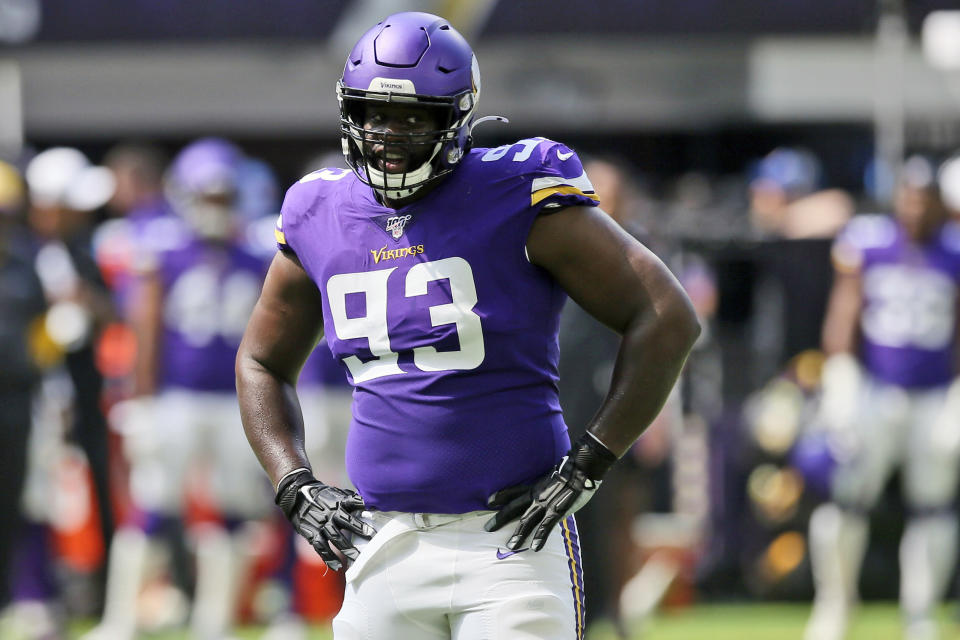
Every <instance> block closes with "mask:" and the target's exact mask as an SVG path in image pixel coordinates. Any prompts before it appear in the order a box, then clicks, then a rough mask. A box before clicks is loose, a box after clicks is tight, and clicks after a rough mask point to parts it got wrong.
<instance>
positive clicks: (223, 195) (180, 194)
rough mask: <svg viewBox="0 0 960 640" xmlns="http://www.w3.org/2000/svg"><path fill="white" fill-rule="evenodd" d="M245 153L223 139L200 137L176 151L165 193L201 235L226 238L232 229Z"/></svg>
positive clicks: (167, 178)
mask: <svg viewBox="0 0 960 640" xmlns="http://www.w3.org/2000/svg"><path fill="white" fill-rule="evenodd" d="M244 161H245V157H244V155H243V152H242V151H240V149H239V148H237V146H236V145H234V144H233V143H232V142H229V141H227V140H224V139H222V138H201V139H199V140H196V141H194V142H192V143H190V144H189V145H187V146H186V147H184V149H183V150H182V151H181V152H180V153H179V154H177V157H176V158H174V160H173V162H172V163H171V164H170V168H169V169H168V170H167V175H166V180H165V192H166V195H167V198H168V200H169V201H170V204H171V206H172V207H173V209H174V211H176V212H177V213H178V214H179V215H180V216H181V217H182V218H183V219H184V220H185V221H186V222H187V223H188V224H189V225H190V226H191V227H192V228H193V229H194V231H196V232H197V233H198V234H200V235H201V236H203V237H206V238H210V239H223V238H226V237H227V236H229V235H230V234H231V233H232V232H233V226H234V220H233V218H234V209H235V205H236V201H237V196H238V191H239V188H240V185H239V178H240V170H241V167H242V165H243V163H244Z"/></svg>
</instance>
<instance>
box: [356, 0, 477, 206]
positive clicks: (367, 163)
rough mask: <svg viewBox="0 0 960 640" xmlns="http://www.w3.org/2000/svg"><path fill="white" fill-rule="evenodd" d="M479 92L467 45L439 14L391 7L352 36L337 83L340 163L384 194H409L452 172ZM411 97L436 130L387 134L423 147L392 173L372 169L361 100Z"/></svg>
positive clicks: (398, 100)
mask: <svg viewBox="0 0 960 640" xmlns="http://www.w3.org/2000/svg"><path fill="white" fill-rule="evenodd" d="M479 96H480V70H479V66H478V65H477V59H476V56H474V54H473V51H472V49H471V48H470V45H469V44H467V41H466V40H464V38H463V36H461V35H460V34H459V33H458V32H457V31H456V30H454V29H453V27H451V26H450V23H448V22H447V21H446V20H443V19H442V18H437V16H433V15H430V14H428V13H417V12H406V13H397V14H394V15H392V16H389V17H388V18H386V19H384V20H383V21H382V22H380V23H379V24H377V25H376V26H375V27H373V28H372V29H370V30H369V31H368V32H367V33H365V34H364V35H363V36H362V37H361V38H360V40H359V41H358V42H357V44H356V46H355V47H354V48H353V51H351V52H350V56H349V57H348V58H347V63H346V65H345V66H344V69H343V76H342V78H341V79H340V81H339V82H338V83H337V99H338V102H339V103H340V135H341V141H342V146H343V154H344V156H345V157H346V159H347V163H348V164H349V166H350V167H351V168H352V169H353V171H354V173H356V175H357V177H358V178H359V179H360V180H361V181H362V182H364V183H365V184H367V185H369V186H371V187H372V188H374V189H375V190H377V191H378V192H379V193H381V194H383V195H384V196H386V197H387V198H390V199H402V198H406V197H408V196H410V195H412V194H413V193H414V192H416V191H417V190H419V189H420V188H422V187H423V186H424V185H426V184H427V183H430V182H433V181H435V180H437V179H438V178H440V177H442V176H444V175H446V174H448V173H449V172H451V171H452V170H453V169H454V168H455V167H456V165H457V163H459V162H460V159H461V158H462V157H463V155H464V154H465V153H466V151H467V150H468V149H469V147H470V128H471V126H470V125H471V123H472V121H473V115H474V111H475V110H476V106H477V99H478V98H479ZM377 103H379V104H383V103H415V104H417V105H419V106H425V107H430V108H431V109H433V110H435V111H436V112H437V113H438V114H439V115H440V118H439V124H438V127H437V130H436V131H431V132H428V133H426V134H416V136H413V135H411V134H402V133H397V134H394V133H391V136H390V137H391V139H395V140H397V142H396V144H397V145H405V146H407V147H408V148H421V149H422V148H424V147H426V148H428V149H429V153H428V154H427V158H426V160H425V161H424V162H423V163H422V164H421V165H420V166H419V167H413V168H407V169H405V170H403V171H401V172H398V173H388V172H386V171H381V170H379V169H377V168H376V165H375V163H374V159H373V158H372V157H371V156H372V153H371V152H370V151H369V149H368V147H369V145H370V143H371V142H372V141H373V138H372V135H373V134H371V132H369V131H365V130H364V126H363V120H364V111H365V107H366V105H369V104H377Z"/></svg>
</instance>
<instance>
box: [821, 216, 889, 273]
mask: <svg viewBox="0 0 960 640" xmlns="http://www.w3.org/2000/svg"><path fill="white" fill-rule="evenodd" d="M896 234H897V229H896V224H895V223H894V221H893V220H892V219H891V218H890V216H886V215H880V214H868V215H859V216H856V217H854V218H853V220H851V221H850V222H849V223H848V224H847V226H845V227H844V228H843V229H842V230H841V231H840V233H839V234H837V238H836V240H834V243H833V248H832V249H831V252H830V255H831V258H832V259H833V266H834V268H835V269H836V270H837V271H839V272H841V273H851V274H853V273H858V272H859V271H860V270H861V269H862V268H863V265H864V262H866V260H867V257H868V255H869V253H870V251H871V250H872V249H879V248H883V247H887V246H889V245H890V244H892V243H893V242H894V240H895V239H896Z"/></svg>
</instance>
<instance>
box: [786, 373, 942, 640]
mask: <svg viewBox="0 0 960 640" xmlns="http://www.w3.org/2000/svg"><path fill="white" fill-rule="evenodd" d="M945 399H946V390H945V389H934V390H927V391H913V392H908V391H905V390H903V389H900V388H898V387H893V386H889V385H881V384H876V383H871V384H868V385H865V387H864V390H863V393H862V396H861V399H860V403H859V404H860V411H859V414H858V415H859V416H860V417H859V419H858V421H857V423H856V425H857V426H856V434H854V435H855V437H854V442H855V443H856V444H855V446H854V447H853V450H852V455H851V457H850V459H849V460H848V461H846V462H844V463H842V464H841V465H840V466H839V467H838V469H837V471H836V473H835V475H834V478H833V499H834V501H835V503H834V504H826V505H822V506H820V507H818V508H817V510H816V511H815V512H814V514H813V516H812V517H811V518H810V556H811V561H812V565H813V574H814V585H815V588H816V597H815V600H814V610H813V615H812V617H811V620H810V624H809V625H808V627H807V633H806V636H805V637H806V638H807V640H832V639H835V638H842V637H844V635H845V633H846V626H847V619H848V616H849V610H850V606H851V605H852V604H853V603H854V602H855V601H856V599H857V593H856V590H857V582H858V576H859V574H860V568H861V563H862V561H863V556H864V552H865V551H866V546H867V542H868V536H867V515H866V514H867V512H868V511H869V509H871V508H872V507H873V506H875V504H876V502H877V500H878V499H879V497H880V495H881V493H882V491H883V489H884V486H885V485H886V483H887V481H888V479H889V478H890V475H891V474H892V473H893V471H894V470H895V469H896V468H897V467H898V466H902V467H903V487H902V493H903V498H904V502H905V503H906V506H907V509H908V512H910V519H909V521H908V523H907V527H906V530H905V531H904V534H903V538H902V540H901V542H900V574H901V579H900V604H901V609H902V610H903V613H904V616H905V618H906V622H907V624H908V627H909V625H910V624H912V623H914V622H919V623H920V624H921V625H925V621H928V620H929V619H930V618H931V616H932V610H933V607H934V605H935V604H936V603H937V602H939V601H940V600H941V599H942V598H943V596H944V593H945V591H946V588H947V581H948V579H949V577H950V574H951V573H952V571H953V565H954V558H955V554H956V544H957V518H956V515H955V513H953V511H952V509H953V501H954V497H955V495H956V489H957V480H958V465H960V446H958V444H960V416H956V417H955V419H944V417H945V416H944V410H945V407H944V404H945V402H944V401H945ZM837 505H839V506H841V507H843V508H844V509H843V510H841V509H840V508H838V506H837Z"/></svg>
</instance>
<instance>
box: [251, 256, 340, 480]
mask: <svg viewBox="0 0 960 640" xmlns="http://www.w3.org/2000/svg"><path fill="white" fill-rule="evenodd" d="M322 334H323V315H322V309H321V298H320V291H319V290H318V289H317V286H316V285H315V284H314V282H313V281H312V280H311V279H310V276H309V275H307V272H306V271H305V270H304V269H303V266H302V265H301V264H300V262H299V261H298V260H297V259H296V258H295V257H293V256H291V255H288V254H286V253H283V252H278V253H277V255H276V256H275V257H274V259H273V263H272V264H271V265H270V270H269V271H268V272H267V277H266V281H265V282H264V285H263V291H262V293H261V294H260V299H259V301H258V302H257V305H256V307H255V308H254V310H253V314H252V315H251V317H250V322H249V324H248V325H247V329H246V332H245V333H244V336H243V341H242V342H241V343H240V348H239V349H238V351H237V360H236V375H237V395H238V396H239V400H240V416H241V418H242V420H243V429H244V432H245V433H246V435H247V440H248V441H249V442H250V446H251V447H252V448H253V451H254V453H256V455H257V458H258V459H259V460H260V464H261V465H263V468H264V470H266V472H267V475H268V476H269V477H270V480H271V482H273V486H274V487H276V486H277V483H278V482H279V480H280V478H282V477H283V476H284V474H286V473H288V472H290V471H293V470H294V469H298V468H306V469H310V468H311V467H310V462H309V461H308V460H307V454H306V452H305V451H304V434H303V415H302V413H301V411H300V403H299V401H298V400H297V394H296V382H297V377H298V376H299V374H300V369H301V368H303V364H304V362H306V359H307V357H308V356H309V355H310V352H311V351H312V350H313V348H314V347H315V346H316V344H317V342H318V341H319V340H320V337H321V336H322Z"/></svg>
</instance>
